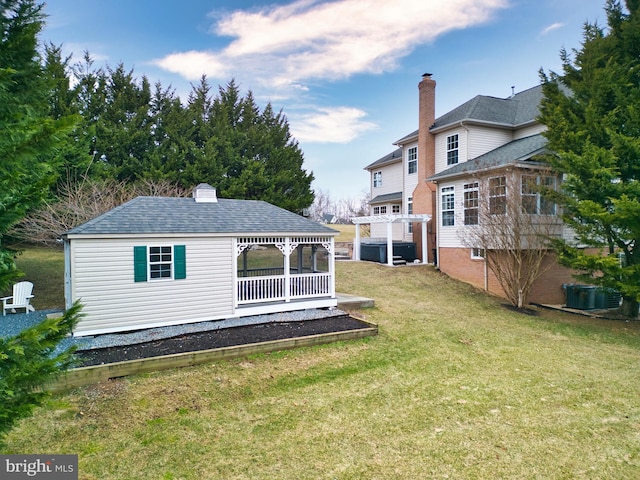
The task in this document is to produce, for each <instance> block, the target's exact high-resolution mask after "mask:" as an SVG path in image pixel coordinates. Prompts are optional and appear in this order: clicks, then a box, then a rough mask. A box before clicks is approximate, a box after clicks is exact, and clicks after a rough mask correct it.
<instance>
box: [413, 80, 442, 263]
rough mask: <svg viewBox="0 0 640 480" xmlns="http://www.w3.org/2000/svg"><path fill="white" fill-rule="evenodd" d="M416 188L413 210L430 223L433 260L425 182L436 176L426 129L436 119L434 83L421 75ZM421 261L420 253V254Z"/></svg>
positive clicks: (430, 189) (431, 189) (430, 198)
mask: <svg viewBox="0 0 640 480" xmlns="http://www.w3.org/2000/svg"><path fill="white" fill-rule="evenodd" d="M418 92H419V94H418V107H419V109H418V178H419V181H418V185H417V186H416V188H415V190H414V191H413V211H414V212H415V213H427V214H429V215H431V218H432V220H431V221H430V222H429V224H428V225H427V250H428V252H427V258H428V259H429V262H432V263H433V262H434V261H435V258H434V257H435V248H436V242H435V240H436V191H437V187H436V185H435V184H434V183H431V182H427V181H426V179H427V178H429V177H430V176H432V175H434V174H435V167H436V165H435V161H436V149H435V139H434V136H433V135H432V134H431V132H430V131H429V129H430V128H431V126H432V125H433V124H434V123H435V120H436V82H435V80H433V79H432V78H431V74H430V73H425V74H424V75H423V76H422V81H421V82H420V83H419V84H418ZM413 231H414V242H416V246H418V249H419V250H420V249H421V247H420V245H421V242H422V239H421V238H420V237H421V231H420V229H419V228H415V226H414V229H413ZM420 255H421V258H425V257H423V256H422V252H420Z"/></svg>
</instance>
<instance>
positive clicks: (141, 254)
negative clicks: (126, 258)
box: [133, 246, 147, 282]
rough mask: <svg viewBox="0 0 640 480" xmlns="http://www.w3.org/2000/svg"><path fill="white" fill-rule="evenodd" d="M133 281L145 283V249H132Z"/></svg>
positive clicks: (143, 247)
mask: <svg viewBox="0 0 640 480" xmlns="http://www.w3.org/2000/svg"><path fill="white" fill-rule="evenodd" d="M133 281H134V282H146V281H147V247H145V246H142V247H133Z"/></svg>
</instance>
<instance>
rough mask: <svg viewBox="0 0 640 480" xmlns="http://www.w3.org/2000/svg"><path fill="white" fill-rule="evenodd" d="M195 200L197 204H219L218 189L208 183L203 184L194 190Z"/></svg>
mask: <svg viewBox="0 0 640 480" xmlns="http://www.w3.org/2000/svg"><path fill="white" fill-rule="evenodd" d="M193 198H194V200H195V201H196V202H197V203H217V201H218V197H217V195H216V189H215V188H213V187H212V186H211V185H209V184H208V183H201V184H200V185H198V186H197V187H196V188H194V189H193Z"/></svg>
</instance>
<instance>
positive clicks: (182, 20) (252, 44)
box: [41, 0, 606, 201]
mask: <svg viewBox="0 0 640 480" xmlns="http://www.w3.org/2000/svg"><path fill="white" fill-rule="evenodd" d="M604 4H605V1H604V0H394V1H390V0H333V1H324V0H297V1H272V2H268V1H258V0H208V1H207V0H182V1H177V0H161V1H158V0H50V1H48V2H46V6H45V13H46V14H47V15H48V18H47V25H46V28H45V30H44V31H43V33H42V36H41V39H42V40H43V41H46V42H52V43H54V44H55V45H63V50H64V52H65V53H66V54H73V55H74V58H77V59H78V60H79V59H80V58H81V56H82V54H83V52H84V51H85V50H86V51H89V53H90V54H91V55H92V57H93V58H94V59H95V65H96V66H103V65H105V64H107V65H109V66H111V67H115V66H117V65H118V64H119V63H123V64H124V66H125V68H127V69H129V70H130V69H133V70H134V73H135V74H136V76H138V77H141V76H142V75H146V76H147V78H148V79H149V80H150V81H151V82H152V83H155V82H157V81H159V82H161V83H162V85H163V86H164V87H168V86H170V85H171V86H172V87H173V88H175V90H176V92H177V94H178V95H179V96H180V97H181V98H182V99H183V100H185V99H186V97H187V95H188V93H189V91H190V90H191V85H192V84H195V83H197V82H198V81H199V79H200V77H201V76H202V75H203V74H206V75H207V78H208V80H209V82H210V83H211V84H212V85H213V86H214V87H217V86H218V85H225V84H226V83H228V82H229V81H230V80H231V79H235V81H236V83H237V84H238V85H239V86H240V88H241V90H242V92H243V94H246V92H247V91H248V90H251V91H252V92H253V94H254V96H255V98H256V101H257V102H258V104H259V105H260V107H261V108H264V106H265V105H266V104H267V102H271V104H272V105H273V107H274V108H275V109H276V110H280V109H282V110H283V112H284V114H285V115H286V116H287V119H288V121H289V126H290V129H291V132H292V134H293V135H294V137H295V138H296V139H297V140H298V141H299V144H300V147H301V149H302V151H303V152H304V156H305V164H304V168H306V169H307V170H308V171H313V173H314V176H315V178H316V180H315V181H314V183H313V188H314V189H316V190H322V191H324V192H328V194H329V195H330V198H331V200H333V201H339V200H342V199H356V198H360V197H362V196H363V193H364V192H366V191H367V190H368V186H369V183H368V182H369V177H368V174H367V172H366V171H364V170H363V168H364V167H365V166H366V165H368V164H369V163H371V162H373V161H375V160H377V159H378V158H380V157H382V156H384V155H386V154H387V153H389V152H391V151H392V150H394V148H395V147H394V146H393V142H394V141H396V140H398V139H400V138H402V137H403V136H405V135H406V134H408V133H411V132H412V131H414V130H415V129H416V128H417V125H418V107H417V104H418V88H417V85H418V82H419V81H420V79H421V76H422V74H423V73H425V72H429V73H432V74H433V77H432V78H433V79H434V80H436V82H437V87H436V115H437V116H438V115H442V114H444V113H446V112H447V111H449V110H451V109H452V108H454V107H456V106H458V105H459V104H461V103H463V102H465V101H467V100H469V99H470V98H473V97H474V96H475V95H492V96H496V97H507V96H509V95H510V94H511V87H512V86H514V87H515V91H516V92H518V91H521V90H525V89H527V88H530V87H533V86H535V85H537V84H538V83H539V77H538V70H539V69H540V68H541V67H542V68H544V69H545V70H546V71H549V70H554V71H560V59H559V52H560V49H561V48H563V47H564V48H566V49H567V50H571V49H579V48H580V42H581V39H582V27H583V25H584V23H585V22H586V21H589V22H590V23H593V22H596V21H597V22H598V23H599V24H600V25H603V26H604V25H606V18H605V14H604Z"/></svg>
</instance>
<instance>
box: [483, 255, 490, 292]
mask: <svg viewBox="0 0 640 480" xmlns="http://www.w3.org/2000/svg"><path fill="white" fill-rule="evenodd" d="M484 289H485V291H487V292H488V291H489V264H488V263H487V251H486V250H485V251H484Z"/></svg>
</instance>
